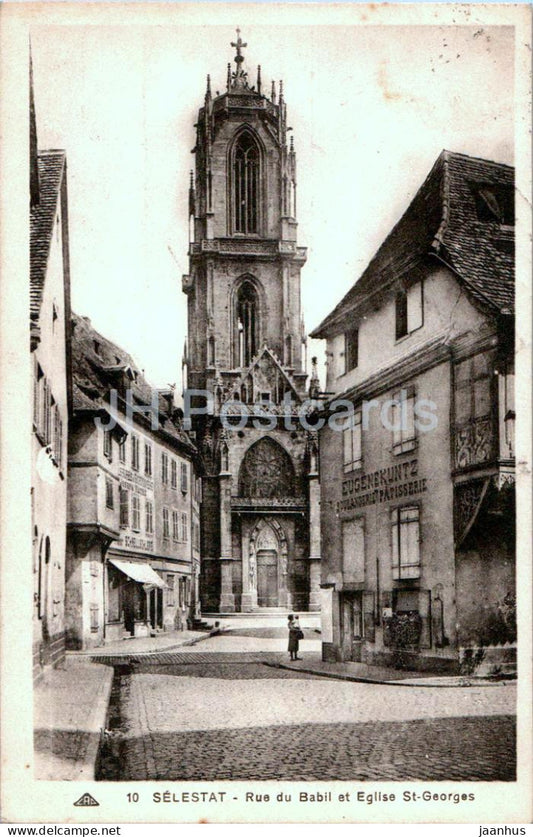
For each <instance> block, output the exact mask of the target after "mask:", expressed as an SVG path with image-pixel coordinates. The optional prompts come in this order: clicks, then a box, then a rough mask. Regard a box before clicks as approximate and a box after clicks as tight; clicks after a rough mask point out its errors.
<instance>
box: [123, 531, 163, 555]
mask: <svg viewBox="0 0 533 837" xmlns="http://www.w3.org/2000/svg"><path fill="white" fill-rule="evenodd" d="M118 546H123V547H125V548H126V549H142V551H143V552H153V551H154V542H153V541H146V540H144V539H143V538H137V537H135V536H134V535H124V536H123V537H121V538H120V540H119V542H118Z"/></svg>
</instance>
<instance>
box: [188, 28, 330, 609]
mask: <svg viewBox="0 0 533 837" xmlns="http://www.w3.org/2000/svg"><path fill="white" fill-rule="evenodd" d="M231 46H232V47H234V48H235V50H236V55H235V58H234V62H235V69H234V70H233V71H232V69H231V65H229V64H228V68H227V80H226V90H225V91H224V92H223V93H219V92H218V91H217V92H216V93H215V95H213V94H212V91H211V83H210V77H209V76H208V77H207V89H206V93H205V98H204V105H203V107H201V108H200V110H199V113H198V121H197V123H196V126H195V127H196V129H197V135H196V146H195V148H194V154H195V170H194V172H191V182H190V190H189V225H190V246H189V265H190V266H189V275H187V276H184V277H183V291H184V293H185V294H187V301H188V343H187V346H186V350H185V356H184V361H183V363H184V387H185V388H186V389H187V390H188V391H189V392H192V391H193V390H196V391H198V390H203V391H207V392H208V393H209V394H210V398H209V402H208V412H207V415H197V416H195V418H194V419H193V429H194V430H195V431H196V435H197V441H198V444H199V447H200V450H201V452H202V457H203V463H204V477H203V499H202V526H201V540H202V543H201V550H202V589H201V599H202V609H203V610H204V611H210V612H220V613H228V612H234V611H254V610H257V609H260V608H281V609H283V610H287V609H291V608H292V609H294V610H296V611H298V610H308V609H312V610H315V609H318V606H319V604H318V602H319V579H320V545H319V509H318V503H319V500H318V497H319V486H318V473H317V455H316V439H315V435H314V433H313V431H312V429H310V425H309V424H308V423H307V421H306V419H305V417H304V420H303V421H301V420H300V419H299V413H300V412H302V409H303V402H304V401H305V400H306V398H307V393H306V379H307V374H306V371H305V348H306V343H305V330H304V326H303V321H302V315H301V307H300V271H301V268H302V266H303V265H304V264H305V260H306V249H305V248H304V247H299V246H298V245H297V239H296V232H297V222H296V155H295V151H294V144H293V138H292V134H291V135H290V141H289V140H288V136H289V134H290V131H291V130H292V129H291V128H288V127H287V109H286V105H285V99H284V94H283V83H282V82H279V86H278V90H277V91H276V85H275V83H274V82H272V85H271V91H270V95H269V96H267V95H265V93H264V92H263V88H262V81H261V68H260V67H258V68H257V79H256V83H255V85H252V84H251V83H250V81H249V79H248V74H247V72H246V71H245V69H244V66H243V65H244V56H243V53H242V51H243V49H244V48H245V47H246V44H245V43H243V41H242V39H241V37H240V32H239V30H237V40H236V41H235V42H232V44H231ZM192 403H193V404H194V405H195V406H202V405H205V404H206V399H205V398H204V397H202V396H201V395H198V396H196V400H195V399H194V398H193V402H192Z"/></svg>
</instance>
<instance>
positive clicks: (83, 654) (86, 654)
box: [66, 633, 211, 663]
mask: <svg viewBox="0 0 533 837" xmlns="http://www.w3.org/2000/svg"><path fill="white" fill-rule="evenodd" d="M206 639H211V635H210V634H209V633H207V634H206V635H205V636H197V637H194V639H187V640H185V642H180V643H179V644H178V645H167V646H165V647H164V648H161V649H155V648H154V649H153V650H152V651H134V650H129V651H105V653H104V650H105V646H98V648H97V649H96V653H95V649H92V650H88V651H67V654H66V655H67V657H70V658H71V659H75V660H87V661H88V662H93V663H98V658H99V657H102V658H104V657H124V659H127V658H128V657H150V656H152V655H153V654H166V653H167V651H177V650H178V649H179V648H185V647H186V646H191V645H196V644H197V643H199V642H205V640H206Z"/></svg>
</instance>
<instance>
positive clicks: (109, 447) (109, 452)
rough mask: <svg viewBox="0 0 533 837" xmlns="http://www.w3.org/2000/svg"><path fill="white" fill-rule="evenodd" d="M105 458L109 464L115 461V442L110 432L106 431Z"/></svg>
mask: <svg viewBox="0 0 533 837" xmlns="http://www.w3.org/2000/svg"><path fill="white" fill-rule="evenodd" d="M104 456H105V458H106V459H108V460H109V462H112V461H113V440H112V438H111V433H110V431H109V430H104Z"/></svg>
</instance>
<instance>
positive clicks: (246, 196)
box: [232, 131, 260, 235]
mask: <svg viewBox="0 0 533 837" xmlns="http://www.w3.org/2000/svg"><path fill="white" fill-rule="evenodd" d="M259 169H260V153H259V148H258V146H257V143H256V141H255V139H254V138H253V136H252V135H251V134H250V133H249V132H248V131H244V132H243V133H242V134H241V136H240V137H239V139H238V140H237V143H236V145H235V148H234V152H233V171H232V192H233V195H232V198H233V201H232V204H233V205H232V210H233V231H234V232H236V233H242V234H243V235H249V234H255V233H258V232H259V192H260V187H259V175H260V171H259Z"/></svg>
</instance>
